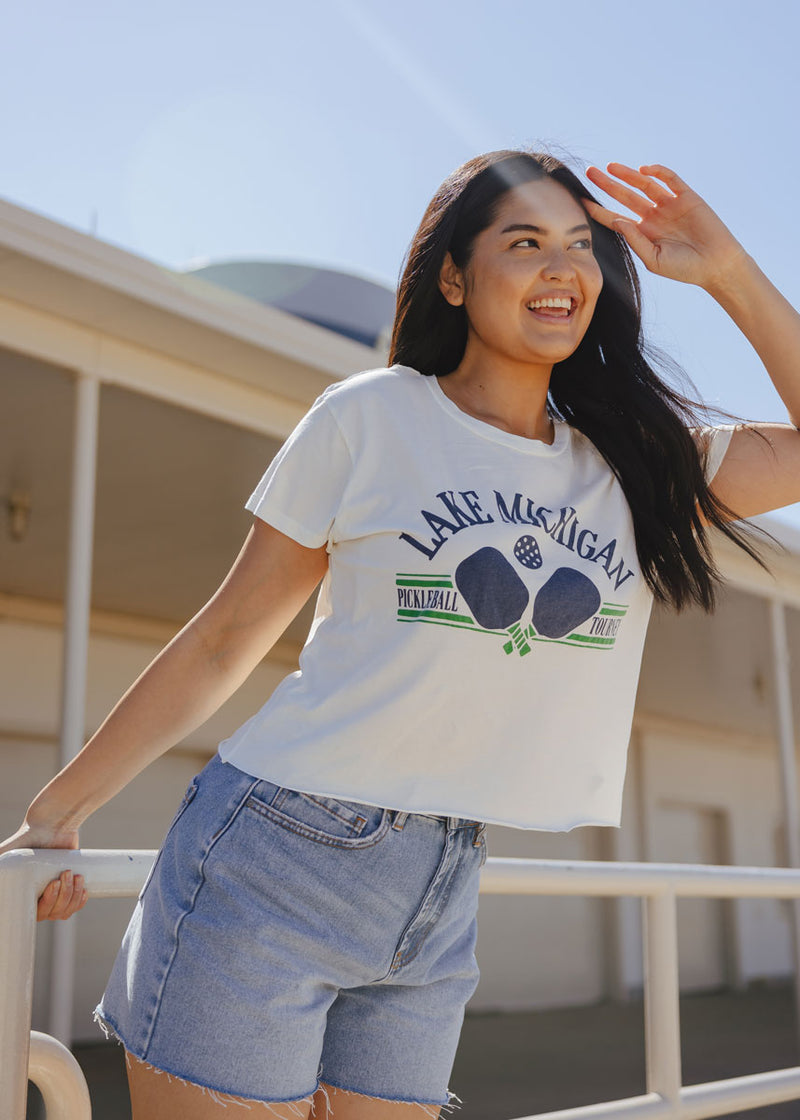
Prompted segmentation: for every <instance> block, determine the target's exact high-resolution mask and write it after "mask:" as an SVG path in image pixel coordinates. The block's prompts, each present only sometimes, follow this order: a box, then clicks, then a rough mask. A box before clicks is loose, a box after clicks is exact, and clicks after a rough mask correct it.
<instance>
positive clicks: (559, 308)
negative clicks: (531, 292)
mask: <svg viewBox="0 0 800 1120" xmlns="http://www.w3.org/2000/svg"><path fill="white" fill-rule="evenodd" d="M525 306H526V307H527V308H528V310H529V311H530V312H531V314H532V315H534V316H535V317H536V318H537V319H541V320H542V321H543V322H549V323H553V322H557V323H564V322H568V321H569V320H570V319H571V318H572V316H573V315H574V314H575V308H576V307H577V306H578V301H577V300H576V299H574V298H573V297H572V296H546V297H544V298H542V299H532V300H531V301H530V303H527V304H526V305H525Z"/></svg>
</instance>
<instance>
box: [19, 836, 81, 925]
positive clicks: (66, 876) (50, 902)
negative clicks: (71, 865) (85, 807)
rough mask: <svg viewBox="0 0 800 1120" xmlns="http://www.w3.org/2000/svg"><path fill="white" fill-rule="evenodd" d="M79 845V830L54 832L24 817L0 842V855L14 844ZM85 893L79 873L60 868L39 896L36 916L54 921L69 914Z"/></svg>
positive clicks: (21, 846) (40, 919) (31, 846)
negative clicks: (18, 825) (5, 838)
mask: <svg viewBox="0 0 800 1120" xmlns="http://www.w3.org/2000/svg"><path fill="white" fill-rule="evenodd" d="M77 847H78V833H77V831H71V832H64V831H60V832H56V831H54V830H53V829H50V828H48V827H46V826H43V825H34V824H31V823H29V822H28V821H27V820H26V821H25V822H24V823H23V824H22V825H21V827H20V828H18V829H17V831H16V832H15V833H14V835H13V836H9V837H8V839H7V840H4V841H3V842H2V843H1V844H0V855H5V853H6V852H13V851H14V850H15V849H17V848H69V849H73V850H74V849H75V848H77ZM88 897H89V896H88V893H87V891H86V888H85V887H84V885H83V876H82V875H73V874H72V872H71V871H62V872H61V874H60V875H59V877H58V878H57V879H52V880H51V881H50V882H49V883H48V884H47V886H46V887H45V889H44V891H43V892H42V894H41V895H40V896H39V903H38V906H37V907H36V920H37V921H38V922H43V921H46V920H51V921H55V920H57V919H59V920H63V919H65V918H71V917H72V915H73V914H75V913H76V912H77V911H78V910H80V909H82V908H83V907H84V906H85V905H86V902H87V899H88Z"/></svg>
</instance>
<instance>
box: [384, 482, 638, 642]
mask: <svg viewBox="0 0 800 1120" xmlns="http://www.w3.org/2000/svg"><path fill="white" fill-rule="evenodd" d="M436 496H437V498H439V499H440V501H441V502H442V504H443V505H444V507H445V509H446V511H447V513H448V514H449V519H446V518H444V517H442V516H441V515H440V514H438V513H433V512H431V511H429V510H421V511H420V512H421V514H422V516H423V518H424V519H425V521H426V522H427V524H428V525H429V526H430V527H431V528H432V529H434V530H435V533H434V537H433V539H432V540H431V541H430V544H427V543H426V542H424V541H421V540H420V539H419V538H418V537H415V536H412V535H411V534H409V533H402V534H401V539H402V540H404V541H405V542H406V543H407V544H410V545H412V546H413V547H414V548H415V549H417V550H418V551H420V552H423V553H424V554H425V555H426V556H427V557H428V559H429V560H430V559H433V557H434V556H435V555H436V554H437V553H438V552H439V549H440V548H441V547H442V545H444V544H445V543H446V541H447V540H448V539H449V537H452V536H453V535H455V534H456V533H458V532H460V531H461V530H462V529H465V528H468V527H469V526H470V525H486V524H489V523H491V522H493V521H495V518H494V517H493V516H492V515H491V514H485V513H484V511H483V509H482V507H481V505H480V502H479V499H478V495H477V493H476V492H475V491H472V490H470V491H464V492H460V493H459V497H460V498H461V500H462V501H461V503H459V502H458V501H457V499H456V498H455V495H454V492H453V491H443V492H441V493H440V494H437V495H436ZM494 497H495V500H496V504H497V510H498V514H499V519H500V521H502V522H506V523H511V524H517V523H525V524H528V525H536V526H537V527H538V528H540V529H542V530H544V533H543V534H542V544H541V545H540V543H539V541H538V540H537V538H536V536H534V535H533V534H531V533H526V534H523V535H522V536H520V537H518V539H517V540H516V542H515V543H514V545H513V549H511V550H510V551H511V556H510V557H507V556H505V555H504V554H503V552H501V551H500V550H499V549H498V548H494V547H491V546H484V547H483V548H478V549H476V550H475V551H474V552H472V553H471V554H470V555H468V556H467V557H466V558H465V559H463V560H462V561H461V562H460V563H459V564H458V565H457V567H456V569H455V572H454V573H453V574H452V575H451V574H450V573H441V574H436V575H434V574H430V573H422V572H400V573H398V574H397V577H396V587H397V621H398V622H426V623H434V624H438V625H444V626H455V627H461V628H464V629H470V630H473V631H477V632H479V633H484V634H495V635H500V636H502V637H505V638H507V639H510V640H506V641H505V642H504V643H503V650H504V651H505V653H507V654H510V653H512V652H513V651H514V650H515V649H516V651H517V653H518V654H519V655H520V656H521V657H524V656H525V654H527V653H530V651H531V645H530V643H531V641H550V642H559V643H561V644H566V645H572V646H575V645H580V646H582V647H584V648H593V649H609V648H611V647H613V645H614V644H615V642H616V638H617V634H618V631H619V627H620V625H621V623H622V620H623V619H624V617H625V615H626V613H627V610H628V604H626V603H621V602H618V601H617V598H618V596H616V595H615V597H614V598H613V599H611V598H609V599H606V600H604V599H603V596H602V594H601V591H600V589H599V588H598V585H597V581H596V580H595V579H593V578H590V577H589V576H588V575H586V573H585V572H583V571H581V570H580V569H579V568H578V567H576V566H572V565H569V564H561V565H560V566H559V567H557V568H556V569H555V570H554V571H553V572H552V573H551V574H550V575H549V577H548V578H546V579H544V580H543V581H541V582H540V583H539V585H538V586H537V587H536V588H535V589H533V588H530V589H529V584H528V583H526V581H525V580H523V578H521V575H520V573H519V571H518V570H517V569H516V568H515V566H514V564H513V563H512V560H514V561H516V563H517V564H518V565H520V566H521V567H522V568H524V569H527V570H528V571H529V572H536V571H538V570H539V569H540V568H542V566H543V564H544V560H543V557H542V546H544V547H545V548H548V547H550V546H549V545H548V544H547V542H546V541H545V540H544V537H545V536H546V537H548V538H550V539H551V540H553V541H554V542H555V543H556V544H558V545H561V546H562V547H564V548H566V549H568V550H569V551H570V552H574V553H576V554H577V555H578V556H580V557H581V559H583V560H585V561H590V562H593V563H595V564H597V565H598V575H599V571H603V572H604V574H605V576H606V578H607V579H608V580H609V581H610V582H612V583H613V586H614V591H615V592H616V591H617V590H618V589H619V588H620V587H621V586H622V585H623V584H624V583H626V582H627V581H628V580H629V579H630V578H632V577H633V576H634V572H633V571H632V570H631V569H630V568H627V567H626V565H625V562H624V558H622V557H620V558H619V560H618V561H617V563H616V565H614V564H613V561H614V559H615V552H616V545H617V542H616V540H614V539H612V540H611V541H609V542H608V543H607V544H606V545H605V546H604V547H602V548H600V549H597V548H596V547H595V546H596V544H597V541H598V534H597V533H594V532H592V531H591V530H590V529H587V528H585V527H584V528H580V522H579V519H578V517H577V512H576V510H575V509H573V508H572V507H571V506H567V507H564V508H562V509H561V510H559V511H558V516H557V517H556V518H555V519H553V520H552V522H548V518H547V516H546V515H547V514H552V513H553V512H554V511H553V510H551V509H547V508H546V507H544V506H540V507H539V508H538V509H535V507H534V505H533V502H532V501H530V500H528V501H527V504H526V507H525V511H524V512H523V498H522V495H520V494H517V495H515V497H514V499H513V500H512V501H511V502H506V501H505V500H504V498H503V496H502V495H501V494H500V493H499V491H494ZM447 533H449V537H448V536H447V535H446V534H447ZM587 542H592V543H587ZM532 592H533V611H532V615H531V618H530V622H529V623H528V624H527V625H523V622H522V618H523V615H525V613H526V611H527V609H528V607H529V605H530V602H531V595H532Z"/></svg>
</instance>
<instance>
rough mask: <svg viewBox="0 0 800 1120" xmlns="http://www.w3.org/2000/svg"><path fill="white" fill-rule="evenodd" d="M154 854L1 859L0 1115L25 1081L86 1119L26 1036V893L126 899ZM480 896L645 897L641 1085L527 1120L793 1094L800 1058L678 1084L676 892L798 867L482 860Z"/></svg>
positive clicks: (749, 1104) (668, 1118)
mask: <svg viewBox="0 0 800 1120" xmlns="http://www.w3.org/2000/svg"><path fill="white" fill-rule="evenodd" d="M154 857H155V852H120V851H80V852H75V851H55V850H50V851H43V850H38V851H33V850H31V849H21V850H20V851H16V852H9V853H7V854H6V855H4V856H0V915H2V921H3V936H2V939H0V998H2V1013H0V1055H2V1062H1V1063H0V1120H24V1116H25V1096H26V1085H27V1079H28V1077H29V1076H30V1079H31V1080H32V1081H34V1083H35V1084H36V1085H37V1086H38V1087H39V1089H40V1090H41V1091H42V1095H43V1097H44V1101H45V1108H46V1113H47V1120H89V1117H90V1115H91V1110H90V1106H89V1093H88V1089H87V1087H86V1081H85V1080H84V1077H83V1074H82V1072H81V1070H80V1067H79V1066H78V1064H77V1062H76V1061H75V1059H74V1058H73V1057H72V1055H71V1054H70V1052H69V1051H68V1050H67V1049H66V1047H64V1046H62V1045H61V1044H60V1043H59V1042H57V1041H56V1040H55V1039H53V1038H50V1037H49V1036H48V1035H41V1034H39V1033H38V1032H33V1033H31V1030H30V1024H31V1000H32V992H33V963H34V959H33V958H34V940H35V928H36V899H37V897H38V896H39V894H40V893H41V891H42V890H43V888H44V886H45V885H46V884H47V883H48V882H49V881H50V879H52V878H54V877H55V876H56V875H58V874H59V873H60V872H61V871H62V870H64V869H66V868H71V869H72V870H73V871H75V872H76V873H78V874H81V875H83V876H84V878H85V881H86V888H87V890H88V891H89V894H90V896H91V897H93V898H111V897H121V896H127V895H135V894H136V893H137V892H138V891H139V890H140V889H141V886H142V884H143V882H144V880H145V877H146V875H147V872H148V871H149V869H150V866H151V865H152V861H153V859H154ZM480 889H481V893H482V894H531V895H594V896H610V897H617V896H620V895H634V896H639V897H641V898H643V899H644V901H645V909H644V919H645V930H644V934H645V936H644V945H645V969H644V995H645V1039H646V1065H647V1092H646V1093H645V1094H644V1095H643V1096H639V1097H628V1098H626V1099H624V1100H618V1101H609V1102H606V1103H603V1104H595V1105H588V1106H586V1107H583V1108H570V1109H565V1110H560V1111H557V1112H547V1113H540V1114H538V1116H537V1117H535V1118H533V1117H531V1118H527V1120H601V1118H602V1120H673V1118H675V1120H677V1118H680V1120H702V1118H703V1117H712V1116H722V1115H724V1114H726V1113H729V1112H735V1111H739V1110H744V1109H748V1108H756V1107H758V1106H759V1105H770V1104H778V1103H779V1102H781V1101H787V1100H794V1099H796V1098H800V1066H794V1067H792V1068H790V1069H781V1070H774V1071H771V1072H769V1073H757V1074H751V1075H748V1076H745V1077H734V1078H729V1079H727V1080H724V1081H710V1082H705V1083H704V1084H701V1085H689V1086H684V1085H683V1084H682V1080H681V1048H680V1018H679V990H678V935H677V922H676V899H677V898H678V897H689V896H693V897H700V898H791V899H800V870H794V869H788V868H772V867H703V866H697V865H692V864H663V863H662V864H658V863H605V862H590V861H571V860H534V859H500V858H497V857H490V858H489V859H487V861H486V865H485V867H484V868H483V871H482V873H481V888H480Z"/></svg>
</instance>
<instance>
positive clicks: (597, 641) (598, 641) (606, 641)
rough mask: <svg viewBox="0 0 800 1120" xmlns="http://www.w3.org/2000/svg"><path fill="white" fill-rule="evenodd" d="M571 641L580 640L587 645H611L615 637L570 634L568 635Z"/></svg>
mask: <svg viewBox="0 0 800 1120" xmlns="http://www.w3.org/2000/svg"><path fill="white" fill-rule="evenodd" d="M568 638H569V641H571V642H582V643H584V644H585V645H589V646H613V644H614V642H615V641H616V638H597V637H594V635H592V634H570V635H568Z"/></svg>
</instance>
